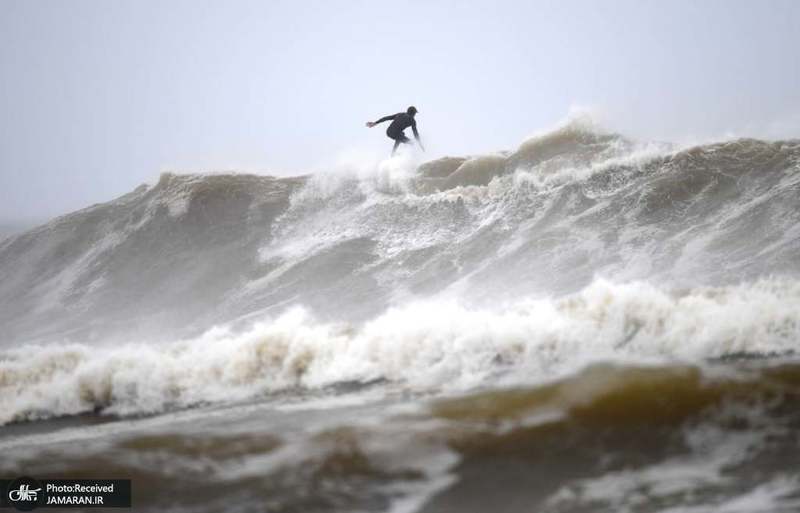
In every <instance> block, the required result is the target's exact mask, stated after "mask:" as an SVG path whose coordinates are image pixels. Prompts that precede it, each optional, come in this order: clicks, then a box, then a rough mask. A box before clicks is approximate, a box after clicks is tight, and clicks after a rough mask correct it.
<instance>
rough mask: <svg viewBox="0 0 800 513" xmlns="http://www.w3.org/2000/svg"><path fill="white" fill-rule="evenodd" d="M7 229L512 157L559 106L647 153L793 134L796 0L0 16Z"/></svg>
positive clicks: (157, 9)
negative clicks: (393, 151) (213, 185)
mask: <svg viewBox="0 0 800 513" xmlns="http://www.w3.org/2000/svg"><path fill="white" fill-rule="evenodd" d="M0 7H1V8H2V9H1V10H0V73H2V75H1V76H0V220H17V219H27V218H36V219H42V218H46V217H49V216H53V215H57V214H61V213H64V212H68V211H71V210H74V209H77V208H81V207H84V206H87V205H89V204H91V203H95V202H100V201H106V200H109V199H112V198H114V197H116V196H118V195H120V194H122V193H125V192H128V191H129V190H131V189H133V188H134V187H136V186H137V185H138V184H140V183H142V182H144V181H152V180H153V179H154V178H155V177H157V176H158V174H159V173H160V172H161V171H164V170H181V171H192V170H198V171H205V170H215V169H241V170H246V171H257V172H262V173H270V172H271V173H278V174H297V173H302V172H305V171H308V170H320V169H324V168H325V165H326V163H333V162H335V161H336V160H337V156H339V155H341V154H343V153H347V152H352V151H366V152H388V151H389V149H390V146H391V141H389V140H388V139H386V138H385V136H384V135H383V131H384V130H383V128H376V129H373V130H368V129H366V128H365V127H364V122H365V121H367V120H369V119H375V118H377V117H379V116H382V115H384V114H389V113H393V112H397V111H399V110H403V109H405V107H407V106H408V105H410V104H414V105H416V106H417V107H418V109H419V111H420V113H419V115H418V118H417V119H418V123H419V128H420V132H421V134H422V136H423V139H424V140H425V141H426V142H427V146H428V153H427V154H426V155H425V157H426V158H433V157H437V156H441V155H444V154H467V153H480V152H484V151H491V150H499V149H506V148H513V147H515V146H516V145H518V144H519V142H521V140H522V139H524V138H525V136H527V135H529V134H531V133H533V132H538V131H540V130H543V129H546V128H547V127H550V126H553V125H554V124H556V123H557V122H558V121H559V120H561V119H563V118H564V117H565V116H566V115H567V113H568V112H569V110H570V108H571V107H574V106H582V107H585V108H589V109H590V110H591V111H593V112H597V113H598V116H599V117H600V120H601V121H602V122H603V123H605V124H606V125H607V126H609V127H610V128H613V129H616V130H621V131H623V132H624V133H627V134H628V135H631V136H634V137H636V138H640V139H649V138H657V139H661V140H680V141H685V140H687V139H690V138H698V139H702V138H709V137H718V136H723V135H732V134H733V135H751V136H759V137H771V138H777V137H798V136H800V1H794V0H787V1H778V0H773V1H752V2H743V1H700V0H691V1H685V2H684V1H676V0H659V1H643V0H634V1H611V0H606V1H590V2H578V1H573V2H567V1H563V0H560V1H554V2H544V1H541V2H535V1H530V0H526V1H518V2H498V1H497V0H492V1H486V2H468V1H463V0H462V1H453V2H444V1H431V0H428V1H423V2H415V1H409V0H403V1H401V2H379V1H363V2H356V1H319V2H309V1H286V2H283V1H270V0H261V1H234V0H225V1H222V0H220V1H216V2H203V1H196V0H191V1H189V0H187V1H164V0H154V1H148V0H132V1H109V0H96V1H83V0H81V1H78V0H71V1H68V0H57V1H43V0H36V1H33V0H20V1H16V0H0Z"/></svg>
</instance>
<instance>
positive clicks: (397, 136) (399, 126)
mask: <svg viewBox="0 0 800 513" xmlns="http://www.w3.org/2000/svg"><path fill="white" fill-rule="evenodd" d="M389 120H391V121H392V123H391V124H390V125H389V128H387V129H386V135H388V136H389V138H390V139H394V141H395V143H394V147H395V149H397V146H398V145H399V144H400V143H406V144H407V143H410V142H411V140H410V139H409V138H408V137H406V134H404V133H403V130H405V129H406V128H408V127H411V130H412V131H413V132H414V137H415V138H416V139H417V140H419V132H417V122H416V121H415V120H414V116H412V115H410V114H408V113H406V112H398V113H397V114H392V115H390V116H384V117H382V118H381V119H379V120H378V121H376V122H375V124H376V125H377V124H378V123H383V122H384V121H389ZM392 152H394V150H392Z"/></svg>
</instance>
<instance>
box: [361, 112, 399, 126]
mask: <svg viewBox="0 0 800 513" xmlns="http://www.w3.org/2000/svg"><path fill="white" fill-rule="evenodd" d="M395 117H397V114H390V115H388V116H383V117H382V118H381V119H379V120H378V121H367V126H368V127H370V128H372V127H374V126H375V125H377V124H378V123H383V122H384V121H391V120H393V119H394V118H395Z"/></svg>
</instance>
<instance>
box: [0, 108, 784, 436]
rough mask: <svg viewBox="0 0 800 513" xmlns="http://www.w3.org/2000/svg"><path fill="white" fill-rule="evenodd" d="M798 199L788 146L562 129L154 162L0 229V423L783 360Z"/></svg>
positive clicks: (573, 126)
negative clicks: (318, 169) (202, 168)
mask: <svg viewBox="0 0 800 513" xmlns="http://www.w3.org/2000/svg"><path fill="white" fill-rule="evenodd" d="M799 193H800V141H773V142H769V141H759V140H753V139H738V140H731V141H725V142H719V143H715V144H705V145H699V146H694V147H682V148H678V147H673V146H670V145H666V144H652V143H638V142H635V141H631V140H628V139H626V138H624V137H622V136H619V135H616V134H610V133H605V132H602V131H600V130H598V129H596V128H593V127H591V126H589V125H587V124H585V123H582V122H578V121H573V122H569V123H566V124H564V125H563V126H561V127H559V128H558V129H556V130H553V131H550V132H546V133H543V134H540V135H537V136H535V137H532V138H531V139H529V140H527V141H525V142H524V143H523V144H522V145H520V147H519V148H518V149H517V150H515V151H510V152H498V153H495V154H490V155H477V156H470V157H447V158H443V159H439V160H435V161H431V162H426V163H423V164H421V165H417V164H416V163H415V162H414V161H413V159H411V158H410V157H409V156H408V155H400V156H398V157H395V158H391V159H387V160H384V161H381V162H378V163H374V162H357V163H352V162H351V163H347V164H344V165H342V166H339V167H337V168H336V169H331V170H330V171H329V172H323V173H317V174H315V175H311V176H303V177H297V178H273V177H264V176H254V175H236V174H233V175H232V174H222V175H173V174H164V175H163V176H162V177H161V179H160V180H159V181H158V183H156V184H153V185H143V186H141V187H139V188H137V189H136V190H134V191H132V192H131V193H129V194H127V195H125V196H123V197H121V198H118V199H116V200H113V201H110V202H108V203H104V204H100V205H94V206H92V207H89V208H87V209H84V210H81V211H79V212H75V213H73V214H70V215H67V216H64V217H61V218H58V219H55V220H53V221H52V222H50V223H48V224H46V225H43V226H40V227H38V228H35V229H33V230H30V231H28V232H25V233H22V234H19V235H16V236H13V237H10V238H8V239H6V240H5V241H2V242H0V323H2V325H3V330H2V333H0V348H2V349H3V351H2V354H0V387H2V391H3V393H2V396H1V397H2V399H0V401H2V406H3V412H4V413H3V414H2V415H3V416H2V417H0V421H2V422H9V421H12V420H15V419H16V420H18V419H25V418H37V417H43V416H50V415H58V414H68V413H77V412H82V411H89V410H97V409H100V410H104V411H109V412H119V413H131V412H155V411H162V410H164V409H168V408H171V407H181V406H187V405H191V404H197V403H201V402H208V401H217V400H223V399H226V400H230V399H236V398H249V397H253V396H256V395H258V394H263V393H266V392H270V391H275V390H284V389H287V388H291V387H301V388H319V387H325V386H328V385H331V384H335V383H338V382H342V381H350V382H353V381H354V382H359V383H366V382H370V381H375V380H382V381H384V382H390V383H400V384H402V386H410V387H412V388H421V389H426V390H429V389H432V388H433V389H435V388H437V387H445V386H450V387H462V386H463V387H470V386H475V385H479V384H480V383H482V382H484V381H485V380H486V379H487V378H489V377H493V378H497V376H504V378H503V379H506V378H508V379H512V378H511V377H510V376H514V378H513V379H518V378H520V376H523V377H528V378H530V377H533V378H535V379H542V378H546V377H547V376H551V375H552V373H559V372H566V371H567V369H574V368H575V366H578V365H581V364H583V363H586V362H588V361H591V360H593V359H604V358H605V359H609V358H610V359H619V358H627V357H631V358H635V359H637V360H638V359H641V358H668V359H669V358H687V359H697V358H699V359H704V358H709V357H717V356H725V355H731V354H738V353H747V354H750V353H761V354H763V353H773V352H779V353H781V352H787V351H792V350H794V347H793V345H796V341H797V339H798V337H797V335H798V322H799V321H800V318H799V317H798V314H797V312H798V311H800V308H798V307H800V299H799V297H800V292H798V290H799V289H798V285H797V284H798V283H799V282H798V279H799V278H800V277H799V276H798V274H799V271H800V266H798V263H797V262H798V260H797V258H796V256H797V254H798V252H800V194H799ZM215 326H216V327H215ZM176 340H182V342H175V341H176Z"/></svg>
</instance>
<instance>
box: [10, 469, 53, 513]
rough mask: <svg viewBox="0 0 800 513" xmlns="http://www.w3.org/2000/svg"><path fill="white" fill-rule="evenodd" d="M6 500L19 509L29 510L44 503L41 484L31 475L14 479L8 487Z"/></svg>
mask: <svg viewBox="0 0 800 513" xmlns="http://www.w3.org/2000/svg"><path fill="white" fill-rule="evenodd" d="M8 500H9V501H11V505H12V506H14V507H15V508H16V509H18V510H19V511H31V510H32V509H34V508H36V507H37V506H42V505H44V493H42V485H41V483H39V481H37V480H35V479H33V478H32V477H20V478H19V479H15V480H14V481H12V482H11V485H10V486H9V487H8Z"/></svg>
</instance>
